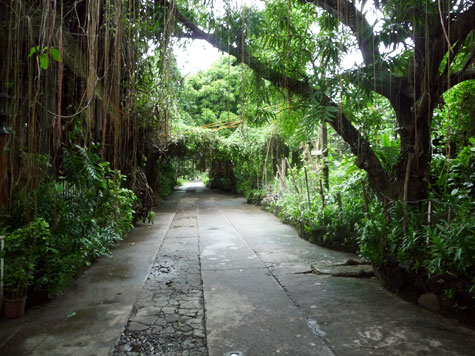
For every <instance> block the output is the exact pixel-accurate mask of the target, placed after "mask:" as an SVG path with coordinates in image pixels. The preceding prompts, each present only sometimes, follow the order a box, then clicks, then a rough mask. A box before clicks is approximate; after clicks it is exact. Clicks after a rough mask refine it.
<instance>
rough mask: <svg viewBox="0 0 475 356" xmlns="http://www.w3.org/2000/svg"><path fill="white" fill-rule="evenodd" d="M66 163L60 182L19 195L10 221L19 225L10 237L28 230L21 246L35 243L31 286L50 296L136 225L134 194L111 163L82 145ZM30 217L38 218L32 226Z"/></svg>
mask: <svg viewBox="0 0 475 356" xmlns="http://www.w3.org/2000/svg"><path fill="white" fill-rule="evenodd" d="M64 162H65V176H64V177H62V178H61V179H60V180H52V181H49V182H44V183H42V184H40V185H39V186H38V187H37V188H36V189H35V190H34V191H33V193H32V194H31V195H29V194H28V195H27V194H25V193H21V194H19V195H18V197H17V200H16V204H15V205H16V206H15V209H14V211H13V216H14V219H12V222H13V224H16V226H18V225H20V226H19V227H18V228H13V227H12V228H10V230H11V234H10V235H11V236H18V235H24V234H25V231H28V234H29V236H30V237H29V240H26V239H23V240H18V244H19V248H23V249H26V248H27V247H28V246H30V245H31V244H32V241H34V246H35V248H34V250H33V251H34V259H33V260H34V262H35V268H34V273H33V281H32V290H33V292H34V293H35V294H37V295H39V296H42V297H43V296H46V297H49V298H51V297H54V296H56V295H58V294H60V293H61V292H62V291H63V289H64V288H65V287H66V286H67V285H68V283H69V282H70V281H71V280H72V279H73V278H74V277H75V276H76V274H77V273H78V271H80V270H81V269H82V268H84V267H85V266H89V265H90V264H91V263H92V261H94V260H96V259H97V258H99V257H101V256H107V255H110V248H111V246H113V245H114V244H115V243H116V242H117V241H119V240H120V239H121V238H122V237H123V236H124V235H125V234H126V233H127V231H129V230H130V228H131V227H132V224H131V222H132V219H133V214H134V210H133V209H132V206H133V204H134V202H135V195H134V194H133V192H132V191H130V190H129V189H126V188H124V187H123V185H124V184H125V176H124V175H122V174H121V173H120V172H118V171H113V170H112V169H111V168H110V165H109V163H108V162H105V163H100V162H99V157H98V156H97V155H95V154H94V153H91V152H90V151H88V150H86V149H84V148H77V150H76V151H75V152H69V151H65V153H64ZM30 216H34V217H35V218H34V219H33V220H32V222H30V223H29V224H28V219H29V217H30ZM40 222H44V224H40ZM21 225H26V226H25V227H22V226H21ZM12 226H15V225H12ZM40 227H43V230H42V229H40ZM46 228H47V230H48V234H46V232H45V229H46ZM25 229H28V230H25Z"/></svg>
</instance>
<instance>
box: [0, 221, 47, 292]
mask: <svg viewBox="0 0 475 356" xmlns="http://www.w3.org/2000/svg"><path fill="white" fill-rule="evenodd" d="M50 239H51V233H50V230H49V225H48V223H47V222H46V221H45V220H44V219H43V218H38V219H36V220H34V221H32V222H31V223H29V224H28V225H26V226H24V227H22V228H19V229H17V230H15V231H13V232H12V233H9V234H7V235H6V237H5V250H4V251H3V255H2V257H3V258H4V262H5V277H4V281H3V282H4V287H5V292H4V293H5V295H6V296H7V297H9V298H19V297H23V296H25V295H26V292H27V289H28V287H29V286H30V285H31V284H32V282H33V275H34V271H35V267H36V265H37V264H38V262H39V261H38V260H39V256H40V253H41V252H42V251H41V250H43V249H44V248H45V246H47V245H48V244H49V242H50Z"/></svg>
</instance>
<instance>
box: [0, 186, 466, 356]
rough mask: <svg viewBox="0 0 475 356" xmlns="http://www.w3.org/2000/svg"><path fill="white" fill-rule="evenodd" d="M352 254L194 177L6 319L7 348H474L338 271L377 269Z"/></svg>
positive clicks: (242, 351) (86, 351) (189, 351)
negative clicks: (40, 299) (102, 253)
mask: <svg viewBox="0 0 475 356" xmlns="http://www.w3.org/2000/svg"><path fill="white" fill-rule="evenodd" d="M348 259H356V256H354V255H351V254H347V253H341V252H335V251H332V250H328V249H324V248H321V247H318V246H315V245H312V244H310V243H308V242H306V241H305V240H303V239H301V238H299V237H298V235H297V233H296V231H295V229H294V228H292V227H290V226H288V225H285V224H282V223H281V222H280V221H279V219H278V218H276V217H275V216H273V215H271V214H269V213H267V212H265V211H264V210H262V209H261V208H259V207H255V206H251V205H248V204H246V202H245V200H244V199H243V198H240V197H237V196H235V195H229V194H223V193H219V192H217V191H210V190H208V189H205V188H204V187H203V185H202V184H201V183H189V184H187V185H185V186H184V187H182V188H180V189H178V190H176V191H175V192H174V193H173V194H172V196H171V197H169V198H168V199H167V200H166V201H162V202H161V204H160V207H159V209H158V210H157V215H156V218H155V223H154V224H153V225H146V224H143V225H139V226H137V227H136V228H135V229H134V230H133V231H132V232H131V233H130V236H129V237H128V238H127V239H126V240H124V241H122V242H121V243H120V244H119V246H118V247H117V248H116V249H115V250H114V251H113V258H104V259H101V260H100V261H98V262H97V263H96V264H94V265H93V266H92V267H91V268H89V269H88V270H87V271H85V272H84V273H83V274H82V275H81V276H80V277H79V278H78V279H77V280H76V281H75V282H74V283H73V284H72V285H71V286H70V287H69V288H68V290H67V291H66V292H65V293H64V295H62V296H60V297H59V298H57V299H55V300H54V301H52V302H51V303H49V304H48V305H46V306H43V307H37V308H33V309H31V310H29V311H28V312H27V315H26V316H25V317H23V318H21V319H16V320H5V319H2V320H0V355H5V356H6V355H9V356H14V355H115V356H119V355H121V356H123V355H144V356H145V355H196V356H198V355H210V356H223V355H227V356H229V355H233V356H243V355H264V356H265V355H474V354H475V332H474V331H473V330H470V329H467V328H465V327H463V326H461V325H460V324H458V323H457V322H455V321H452V320H448V319H445V318H443V317H441V316H439V315H436V314H433V313H431V312H429V311H426V310H424V309H422V308H420V307H418V306H416V305H412V304H409V303H407V302H405V301H402V300H401V299H399V298H397V297H396V296H394V295H392V294H390V293H389V292H387V291H385V290H383V289H382V287H380V286H379V285H378V283H377V281H376V280H375V279H374V278H350V277H341V275H345V274H347V272H355V273H356V272H359V271H360V270H364V271H368V270H370V267H369V266H364V265H362V266H346V265H345V262H346V261H347V260H348ZM316 271H318V272H319V273H315V272H316ZM342 272H343V273H342Z"/></svg>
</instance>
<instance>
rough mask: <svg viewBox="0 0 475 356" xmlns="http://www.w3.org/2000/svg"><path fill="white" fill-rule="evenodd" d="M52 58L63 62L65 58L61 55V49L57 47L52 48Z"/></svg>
mask: <svg viewBox="0 0 475 356" xmlns="http://www.w3.org/2000/svg"><path fill="white" fill-rule="evenodd" d="M49 53H50V55H51V58H53V59H54V60H55V61H56V62H60V63H61V62H62V61H63V58H62V57H61V53H59V50H58V49H56V48H51V49H50V51H49Z"/></svg>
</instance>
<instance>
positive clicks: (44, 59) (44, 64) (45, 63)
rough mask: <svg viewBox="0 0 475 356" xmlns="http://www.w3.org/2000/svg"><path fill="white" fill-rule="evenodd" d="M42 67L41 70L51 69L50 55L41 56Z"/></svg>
mask: <svg viewBox="0 0 475 356" xmlns="http://www.w3.org/2000/svg"><path fill="white" fill-rule="evenodd" d="M40 66H41V68H43V69H45V70H46V69H48V67H49V56H48V53H43V54H42V55H41V56H40Z"/></svg>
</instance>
